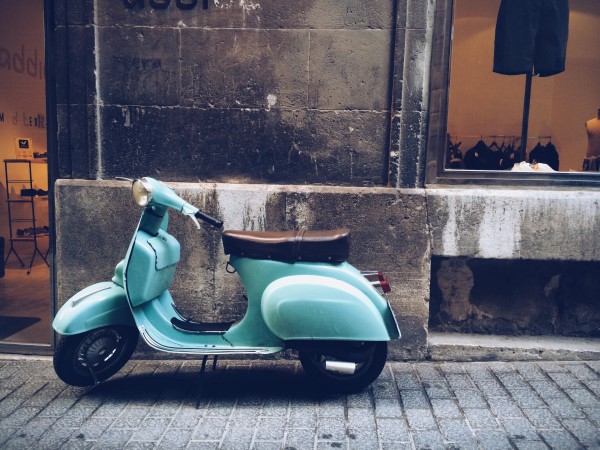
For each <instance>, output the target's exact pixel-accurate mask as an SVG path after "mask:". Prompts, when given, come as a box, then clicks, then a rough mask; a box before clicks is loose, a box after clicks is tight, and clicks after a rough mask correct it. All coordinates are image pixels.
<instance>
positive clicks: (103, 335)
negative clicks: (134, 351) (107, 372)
mask: <svg viewBox="0 0 600 450" xmlns="http://www.w3.org/2000/svg"><path fill="white" fill-rule="evenodd" d="M121 339H122V338H121V336H120V335H119V333H117V331H115V330H108V329H107V330H98V331H96V332H95V333H92V334H90V335H89V336H88V337H87V338H86V339H85V340H84V341H83V342H82V343H81V346H80V347H79V351H78V352H77V362H78V364H79V365H80V366H82V367H87V368H95V369H98V368H102V367H103V366H104V365H106V364H108V363H109V362H110V361H111V359H112V358H113V356H114V355H115V354H116V353H117V350H118V348H119V345H120V342H121Z"/></svg>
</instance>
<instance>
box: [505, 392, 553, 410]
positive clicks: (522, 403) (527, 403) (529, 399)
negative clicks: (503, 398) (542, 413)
mask: <svg viewBox="0 0 600 450" xmlns="http://www.w3.org/2000/svg"><path fill="white" fill-rule="evenodd" d="M510 395H511V397H512V399H513V400H514V401H515V403H516V404H517V405H518V406H519V408H543V407H545V406H546V403H545V402H544V401H543V400H542V399H541V397H540V396H539V395H538V394H537V392H535V391H534V390H532V389H516V390H514V391H511V393H510Z"/></svg>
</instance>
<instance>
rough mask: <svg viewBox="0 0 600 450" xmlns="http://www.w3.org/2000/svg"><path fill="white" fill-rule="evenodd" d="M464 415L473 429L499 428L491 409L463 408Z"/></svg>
mask: <svg viewBox="0 0 600 450" xmlns="http://www.w3.org/2000/svg"><path fill="white" fill-rule="evenodd" d="M464 413H465V416H466V418H467V420H468V421H469V424H470V425H471V428H473V429H479V430H494V429H497V428H500V425H499V424H498V422H497V421H496V419H495V417H494V415H493V414H492V413H491V411H489V410H487V409H481V408H465V409H464Z"/></svg>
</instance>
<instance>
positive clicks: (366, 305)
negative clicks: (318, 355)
mask: <svg viewBox="0 0 600 450" xmlns="http://www.w3.org/2000/svg"><path fill="white" fill-rule="evenodd" d="M262 312H263V317H264V319H265V323H266V324H267V326H268V327H269V329H270V330H271V331H272V332H273V333H274V334H275V335H276V336H278V337H280V338H281V339H284V340H298V339H316V340H344V341H348V340H361V341H388V340H390V338H391V336H390V333H389V332H388V330H387V327H386V324H385V321H384V319H383V317H382V315H381V313H380V312H379V310H378V309H377V308H376V306H375V305H374V304H373V302H372V300H371V299H370V298H369V297H368V296H367V295H366V294H365V293H363V292H362V291H361V290H359V289H358V288H356V287H354V286H352V285H351V284H349V283H347V282H345V281H341V280H338V279H333V278H330V277H324V276H318V275H295V276H288V277H284V278H281V279H278V280H275V281H273V282H272V283H271V284H270V285H269V286H268V287H267V288H266V289H265V291H264V294H263V296H262Z"/></svg>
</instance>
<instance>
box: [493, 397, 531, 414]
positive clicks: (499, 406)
mask: <svg viewBox="0 0 600 450" xmlns="http://www.w3.org/2000/svg"><path fill="white" fill-rule="evenodd" d="M488 404H489V405H490V409H491V411H492V412H493V413H494V415H495V416H496V417H504V418H521V417H523V413H522V412H521V409H520V408H519V407H518V406H517V404H516V403H515V401H514V400H512V399H510V398H503V397H493V398H489V399H488Z"/></svg>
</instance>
